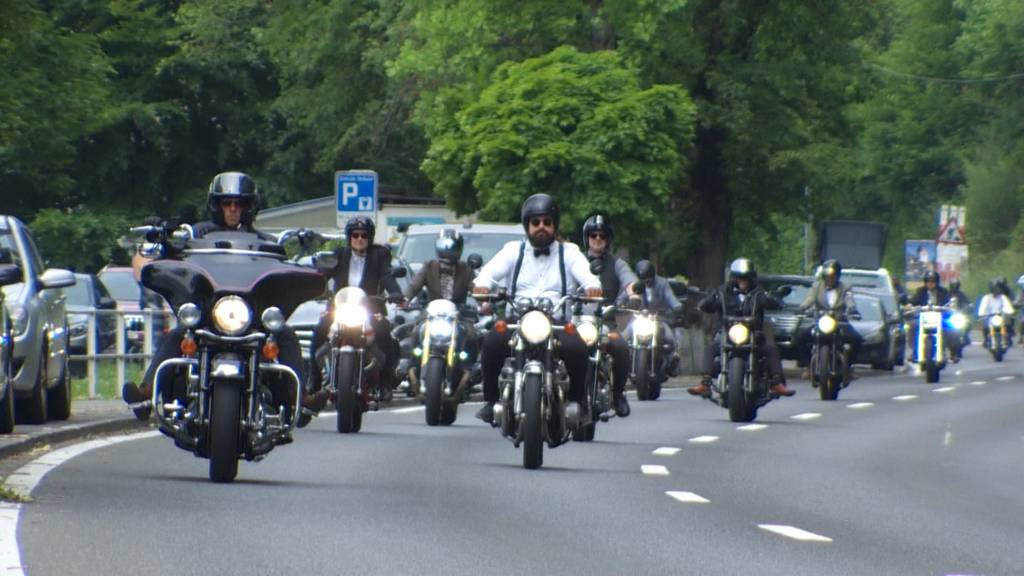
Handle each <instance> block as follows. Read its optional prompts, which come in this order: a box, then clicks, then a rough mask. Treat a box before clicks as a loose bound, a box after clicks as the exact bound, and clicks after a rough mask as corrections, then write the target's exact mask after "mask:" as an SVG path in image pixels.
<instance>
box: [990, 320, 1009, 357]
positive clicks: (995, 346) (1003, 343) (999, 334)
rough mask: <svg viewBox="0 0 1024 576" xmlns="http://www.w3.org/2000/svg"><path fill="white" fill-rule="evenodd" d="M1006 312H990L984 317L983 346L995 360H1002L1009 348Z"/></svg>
mask: <svg viewBox="0 0 1024 576" xmlns="http://www.w3.org/2000/svg"><path fill="white" fill-rule="evenodd" d="M1008 323H1009V318H1008V315H1007V314H990V315H988V316H986V317H985V336H986V338H985V347H986V348H988V351H989V352H991V353H992V359H993V360H995V361H996V362H1002V361H1003V355H1004V354H1006V351H1007V350H1009V349H1010V345H1009V342H1010V340H1009V333H1008V332H1007V324H1008Z"/></svg>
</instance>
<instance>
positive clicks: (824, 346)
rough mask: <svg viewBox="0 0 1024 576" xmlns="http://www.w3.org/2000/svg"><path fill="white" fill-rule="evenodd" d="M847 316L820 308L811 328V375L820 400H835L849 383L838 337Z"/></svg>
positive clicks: (841, 343)
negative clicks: (839, 315)
mask: <svg viewBox="0 0 1024 576" xmlns="http://www.w3.org/2000/svg"><path fill="white" fill-rule="evenodd" d="M846 326H849V322H848V321H847V320H846V318H843V317H838V318H837V317H836V315H834V314H832V313H830V312H828V311H824V310H822V311H819V312H818V314H817V316H816V317H815V321H814V325H813V326H812V328H811V337H812V338H814V344H813V348H812V350H811V366H812V367H813V370H812V371H811V378H812V379H813V383H814V385H815V386H816V387H817V388H818V391H819V393H820V395H821V399H822V400H838V399H839V390H841V389H843V388H846V387H847V386H849V385H850V379H849V370H848V364H847V361H846V356H845V354H844V344H843V341H842V338H841V335H842V333H843V328H844V327H846Z"/></svg>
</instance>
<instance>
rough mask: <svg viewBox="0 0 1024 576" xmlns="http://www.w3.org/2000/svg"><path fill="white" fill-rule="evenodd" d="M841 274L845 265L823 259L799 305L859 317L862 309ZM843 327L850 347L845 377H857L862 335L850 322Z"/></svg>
mask: <svg viewBox="0 0 1024 576" xmlns="http://www.w3.org/2000/svg"><path fill="white" fill-rule="evenodd" d="M842 275H843V265H842V264H840V263H839V261H838V260H826V261H825V262H823V263H822V264H821V270H820V273H819V277H818V279H816V280H815V281H814V284H813V285H812V286H811V289H810V290H809V291H808V292H807V296H805V297H804V301H803V303H801V304H800V308H801V309H802V310H805V311H814V312H819V311H823V312H826V313H828V314H831V315H832V316H833V317H843V316H845V317H846V318H848V319H851V320H856V319H859V318H860V312H858V311H857V304H856V303H855V302H854V300H853V290H852V289H851V288H850V286H848V285H846V284H845V283H843V282H842V281H840V278H841V277H842ZM842 330H843V332H842V333H841V334H840V335H841V336H842V341H843V343H844V344H846V345H848V346H849V348H846V349H845V350H844V362H843V365H844V366H845V367H846V381H847V382H849V381H851V380H853V379H854V378H855V376H854V373H853V359H854V358H856V357H857V349H858V348H859V346H860V343H861V336H860V334H859V333H857V331H856V330H854V328H853V326H852V325H850V324H848V323H847V324H845V325H843V327H842ZM809 336H810V333H809V332H808V333H807V334H806V337H809ZM805 375H806V376H807V377H808V379H809V378H810V367H808V368H807V370H805ZM812 385H814V386H817V383H814V382H813V381H812Z"/></svg>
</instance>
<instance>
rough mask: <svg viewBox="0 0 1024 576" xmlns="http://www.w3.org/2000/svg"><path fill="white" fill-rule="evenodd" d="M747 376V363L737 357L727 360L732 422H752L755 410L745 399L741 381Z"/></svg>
mask: <svg viewBox="0 0 1024 576" xmlns="http://www.w3.org/2000/svg"><path fill="white" fill-rule="evenodd" d="M746 374H747V361H746V359H745V358H741V357H739V356H737V357H734V358H730V359H729V399H728V406H729V419H730V420H732V421H733V422H752V421H753V420H754V419H755V418H757V408H755V407H754V405H753V404H752V403H751V402H750V401H749V399H748V398H747V391H746V390H744V387H743V380H744V378H745V377H746Z"/></svg>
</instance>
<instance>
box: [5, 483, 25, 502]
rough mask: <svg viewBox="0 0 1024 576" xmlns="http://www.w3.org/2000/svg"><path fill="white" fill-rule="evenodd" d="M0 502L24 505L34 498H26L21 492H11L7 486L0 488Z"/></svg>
mask: <svg viewBox="0 0 1024 576" xmlns="http://www.w3.org/2000/svg"><path fill="white" fill-rule="evenodd" d="M0 501H3V502H14V503H16V504H24V503H25V502H31V501H32V498H30V497H28V496H25V495H24V494H22V493H21V492H16V491H14V490H11V489H10V488H8V487H7V486H0Z"/></svg>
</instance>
